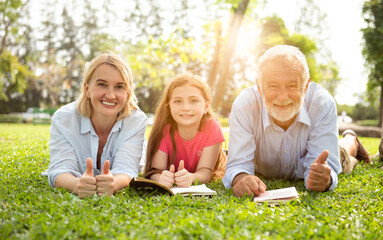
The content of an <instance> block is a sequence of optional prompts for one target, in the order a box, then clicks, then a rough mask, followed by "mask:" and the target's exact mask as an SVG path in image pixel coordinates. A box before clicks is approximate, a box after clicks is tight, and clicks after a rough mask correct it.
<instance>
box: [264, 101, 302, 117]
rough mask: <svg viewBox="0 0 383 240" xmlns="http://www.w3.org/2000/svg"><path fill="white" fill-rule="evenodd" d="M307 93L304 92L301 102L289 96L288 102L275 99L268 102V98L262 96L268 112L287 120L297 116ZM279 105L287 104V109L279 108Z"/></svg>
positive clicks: (272, 115)
mask: <svg viewBox="0 0 383 240" xmlns="http://www.w3.org/2000/svg"><path fill="white" fill-rule="evenodd" d="M304 97H305V95H304V94H303V95H302V97H301V98H300V100H299V102H297V103H295V102H294V101H293V100H292V99H291V98H289V99H288V100H287V101H286V102H283V103H281V102H279V101H277V100H274V101H273V102H271V103H268V102H267V101H266V99H265V98H264V97H263V96H262V98H263V102H264V103H265V106H266V110H267V112H268V113H269V114H270V115H271V117H273V118H274V119H276V120H278V121H281V122H285V121H288V120H290V119H292V118H294V117H295V115H296V114H297V113H298V112H299V110H300V109H301V107H302V105H303V100H304ZM275 105H277V106H286V105H289V106H288V107H286V108H285V109H278V107H276V106H275Z"/></svg>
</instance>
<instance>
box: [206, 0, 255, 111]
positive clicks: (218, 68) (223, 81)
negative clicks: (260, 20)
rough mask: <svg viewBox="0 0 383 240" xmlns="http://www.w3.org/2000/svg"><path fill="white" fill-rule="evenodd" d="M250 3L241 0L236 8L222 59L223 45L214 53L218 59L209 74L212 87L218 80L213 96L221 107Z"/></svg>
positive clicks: (247, 0)
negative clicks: (242, 24) (231, 64)
mask: <svg viewBox="0 0 383 240" xmlns="http://www.w3.org/2000/svg"><path fill="white" fill-rule="evenodd" d="M248 4H249V0H241V2H240V3H239V4H238V7H237V8H236V9H235V10H234V13H233V16H232V21H231V26H230V29H229V31H228V37H227V39H228V40H227V43H226V45H225V48H223V51H224V53H223V54H222V53H221V54H222V56H223V57H222V61H220V60H219V57H220V53H219V52H220V51H221V47H220V46H219V45H217V48H216V53H215V54H214V55H215V58H216V59H215V60H213V65H212V66H211V67H212V73H211V74H210V75H209V77H210V79H209V83H210V88H212V89H214V88H215V82H217V89H216V91H215V93H214V98H213V102H214V104H215V105H216V107H219V106H220V105H221V102H222V100H223V97H224V95H225V93H226V88H227V86H228V82H229V74H230V63H231V60H232V56H233V53H234V50H235V45H236V41H237V35H238V31H239V28H240V26H241V23H242V19H243V17H244V15H245V12H246V9H247V6H248ZM217 40H218V41H219V40H220V39H219V38H218V39H217ZM218 44H219V43H218ZM217 58H218V60H217ZM216 77H218V80H215V79H214V78H216Z"/></svg>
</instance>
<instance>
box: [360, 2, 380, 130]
mask: <svg viewBox="0 0 383 240" xmlns="http://www.w3.org/2000/svg"><path fill="white" fill-rule="evenodd" d="M362 12H363V15H362V17H363V18H364V20H365V22H366V23H367V24H366V27H365V28H363V29H362V32H363V38H364V43H363V51H362V53H363V55H364V57H365V59H366V65H367V67H368V69H369V76H368V83H367V92H368V93H369V95H371V94H372V93H373V90H374V89H375V88H380V89H379V91H380V108H379V109H380V114H379V124H380V126H382V114H383V113H382V107H383V55H382V53H383V43H382V39H383V1H382V0H366V1H365V2H364V4H363V10H362Z"/></svg>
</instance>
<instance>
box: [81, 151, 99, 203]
mask: <svg viewBox="0 0 383 240" xmlns="http://www.w3.org/2000/svg"><path fill="white" fill-rule="evenodd" d="M76 192H77V195H78V197H79V198H86V197H89V196H93V195H94V194H95V193H96V178H94V177H93V162H92V159H91V158H87V159H86V171H85V172H84V174H83V175H82V176H81V178H80V179H79V180H78V185H77V191H76Z"/></svg>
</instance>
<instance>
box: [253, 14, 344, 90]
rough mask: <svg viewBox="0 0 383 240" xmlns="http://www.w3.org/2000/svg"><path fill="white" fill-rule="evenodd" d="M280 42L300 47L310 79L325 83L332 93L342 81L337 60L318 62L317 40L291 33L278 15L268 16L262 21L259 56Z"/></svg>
mask: <svg viewBox="0 0 383 240" xmlns="http://www.w3.org/2000/svg"><path fill="white" fill-rule="evenodd" d="M278 44H287V45H293V46H296V47H298V48H299V49H300V50H301V52H302V53H303V54H305V56H306V59H307V64H308V66H309V70H310V79H311V81H313V82H317V83H319V84H321V85H323V86H324V87H325V88H326V89H327V90H328V91H329V92H330V93H331V94H332V95H334V94H335V90H336V87H337V85H338V83H339V81H340V77H339V75H338V74H339V70H338V66H337V65H336V63H335V62H333V61H329V62H327V63H318V62H317V60H316V57H317V56H316V54H317V52H318V48H317V44H316V42H315V41H314V40H313V39H311V38H310V37H308V36H305V35H303V34H300V33H290V32H289V30H288V29H287V28H286V26H285V23H284V21H283V20H282V19H281V18H280V17H278V16H275V15H274V16H271V17H266V18H264V19H263V22H262V32H261V35H260V41H259V43H258V56H260V55H262V54H263V53H264V52H265V51H266V50H267V49H269V48H271V47H273V46H274V45H278Z"/></svg>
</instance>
